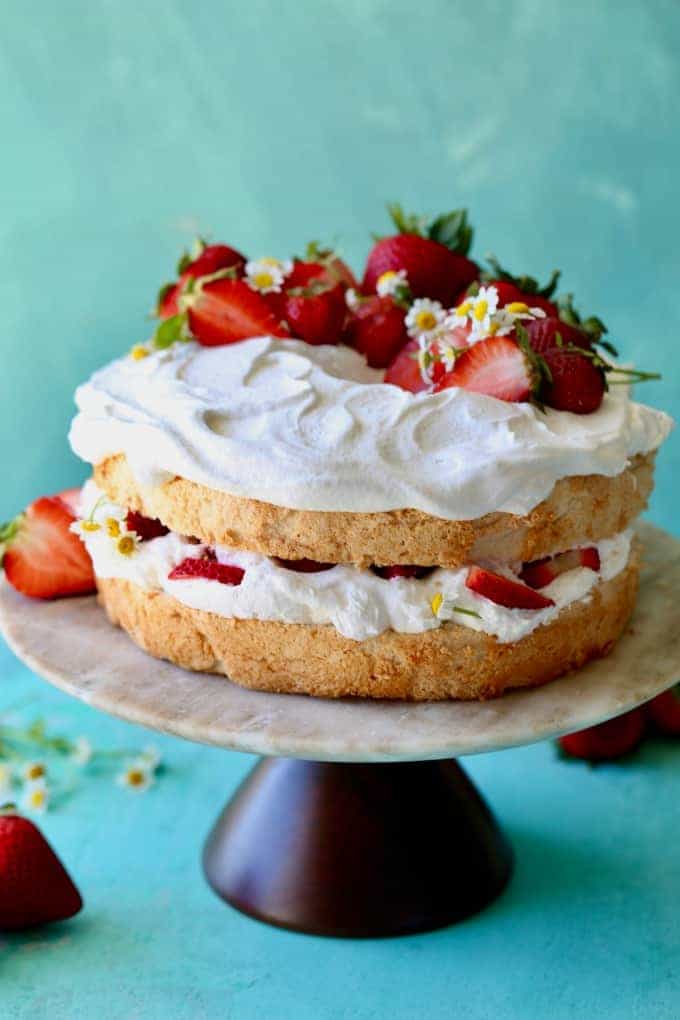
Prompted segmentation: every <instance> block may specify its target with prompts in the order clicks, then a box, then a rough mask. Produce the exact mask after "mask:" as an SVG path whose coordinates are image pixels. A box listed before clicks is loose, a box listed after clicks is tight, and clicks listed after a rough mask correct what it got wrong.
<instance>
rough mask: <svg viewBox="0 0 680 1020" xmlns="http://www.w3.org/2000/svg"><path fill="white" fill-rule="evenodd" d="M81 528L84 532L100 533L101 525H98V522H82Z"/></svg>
mask: <svg viewBox="0 0 680 1020" xmlns="http://www.w3.org/2000/svg"><path fill="white" fill-rule="evenodd" d="M80 526H81V528H82V529H83V531H99V529H100V527H101V524H97V522H96V521H81V522H80Z"/></svg>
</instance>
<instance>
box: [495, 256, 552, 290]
mask: <svg viewBox="0 0 680 1020" xmlns="http://www.w3.org/2000/svg"><path fill="white" fill-rule="evenodd" d="M486 261H487V262H488V263H489V265H490V266H491V271H489V270H488V269H487V270H485V272H484V273H482V278H483V279H484V280H486V281H487V282H488V281H489V280H504V281H505V282H506V283H512V284H513V285H514V286H515V287H517V288H518V289H519V290H521V291H522V292H523V293H524V294H535V295H536V296H537V297H543V298H547V299H548V300H550V298H551V297H552V296H553V294H554V293H555V289H556V287H557V284H558V281H559V278H560V275H561V274H560V270H559V269H553V271H552V273H551V274H550V279H549V280H548V282H547V283H545V284H544V285H543V286H542V287H541V285H540V283H539V282H538V280H536V279H534V277H533V276H526V275H523V276H514V275H513V274H512V273H511V272H509V271H508V270H507V269H504V268H503V266H502V265H501V264H500V262H499V261H498V259H497V258H496V256H495V255H487V257H486Z"/></svg>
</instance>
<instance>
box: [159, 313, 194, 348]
mask: <svg viewBox="0 0 680 1020" xmlns="http://www.w3.org/2000/svg"><path fill="white" fill-rule="evenodd" d="M190 339H191V336H190V334H189V325H188V322H187V313H186V312H179V313H178V314H177V315H171V316H170V318H169V319H163V321H162V322H161V324H160V325H159V326H158V329H157V330H156V332H155V333H154V335H153V337H152V338H151V342H152V343H153V345H154V347H155V348H156V350H159V351H164V350H166V348H168V347H171V346H172V344H174V343H176V342H177V341H178V340H190Z"/></svg>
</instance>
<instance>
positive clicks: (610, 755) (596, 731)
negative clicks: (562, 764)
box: [558, 708, 645, 761]
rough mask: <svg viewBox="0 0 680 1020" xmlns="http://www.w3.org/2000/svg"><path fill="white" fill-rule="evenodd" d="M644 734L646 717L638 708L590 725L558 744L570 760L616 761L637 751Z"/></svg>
mask: <svg viewBox="0 0 680 1020" xmlns="http://www.w3.org/2000/svg"><path fill="white" fill-rule="evenodd" d="M644 734H645V714H644V712H643V711H642V710H641V709H639V708H635V709H633V711H632V712H625V713H624V715H619V716H617V718H616V719H610V720H609V721H608V722H604V723H600V724H599V725H598V726H589V727H588V729H585V730H578V732H576V733H569V734H568V735H567V736H565V737H560V739H559V741H558V743H559V746H560V748H561V749H562V751H563V752H564V753H565V754H566V755H568V756H569V757H570V758H582V759H584V760H585V761H613V760H614V759H616V758H621V757H623V755H624V754H630V752H631V751H634V750H635V748H636V747H637V746H638V744H639V743H640V741H641V740H642V738H643V736H644Z"/></svg>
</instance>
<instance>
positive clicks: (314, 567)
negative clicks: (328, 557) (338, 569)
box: [272, 556, 337, 574]
mask: <svg viewBox="0 0 680 1020" xmlns="http://www.w3.org/2000/svg"><path fill="white" fill-rule="evenodd" d="M272 559H273V560H274V563H277V564H278V565H279V566H280V567H285V569H286V570H294V571H295V572H296V573H298V574H320V573H322V571H324V570H332V569H333V567H335V566H337V564H336V563H318V562H317V561H316V560H308V559H304V558H303V559H301V560H284V559H282V558H281V557H280V556H272Z"/></svg>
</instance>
